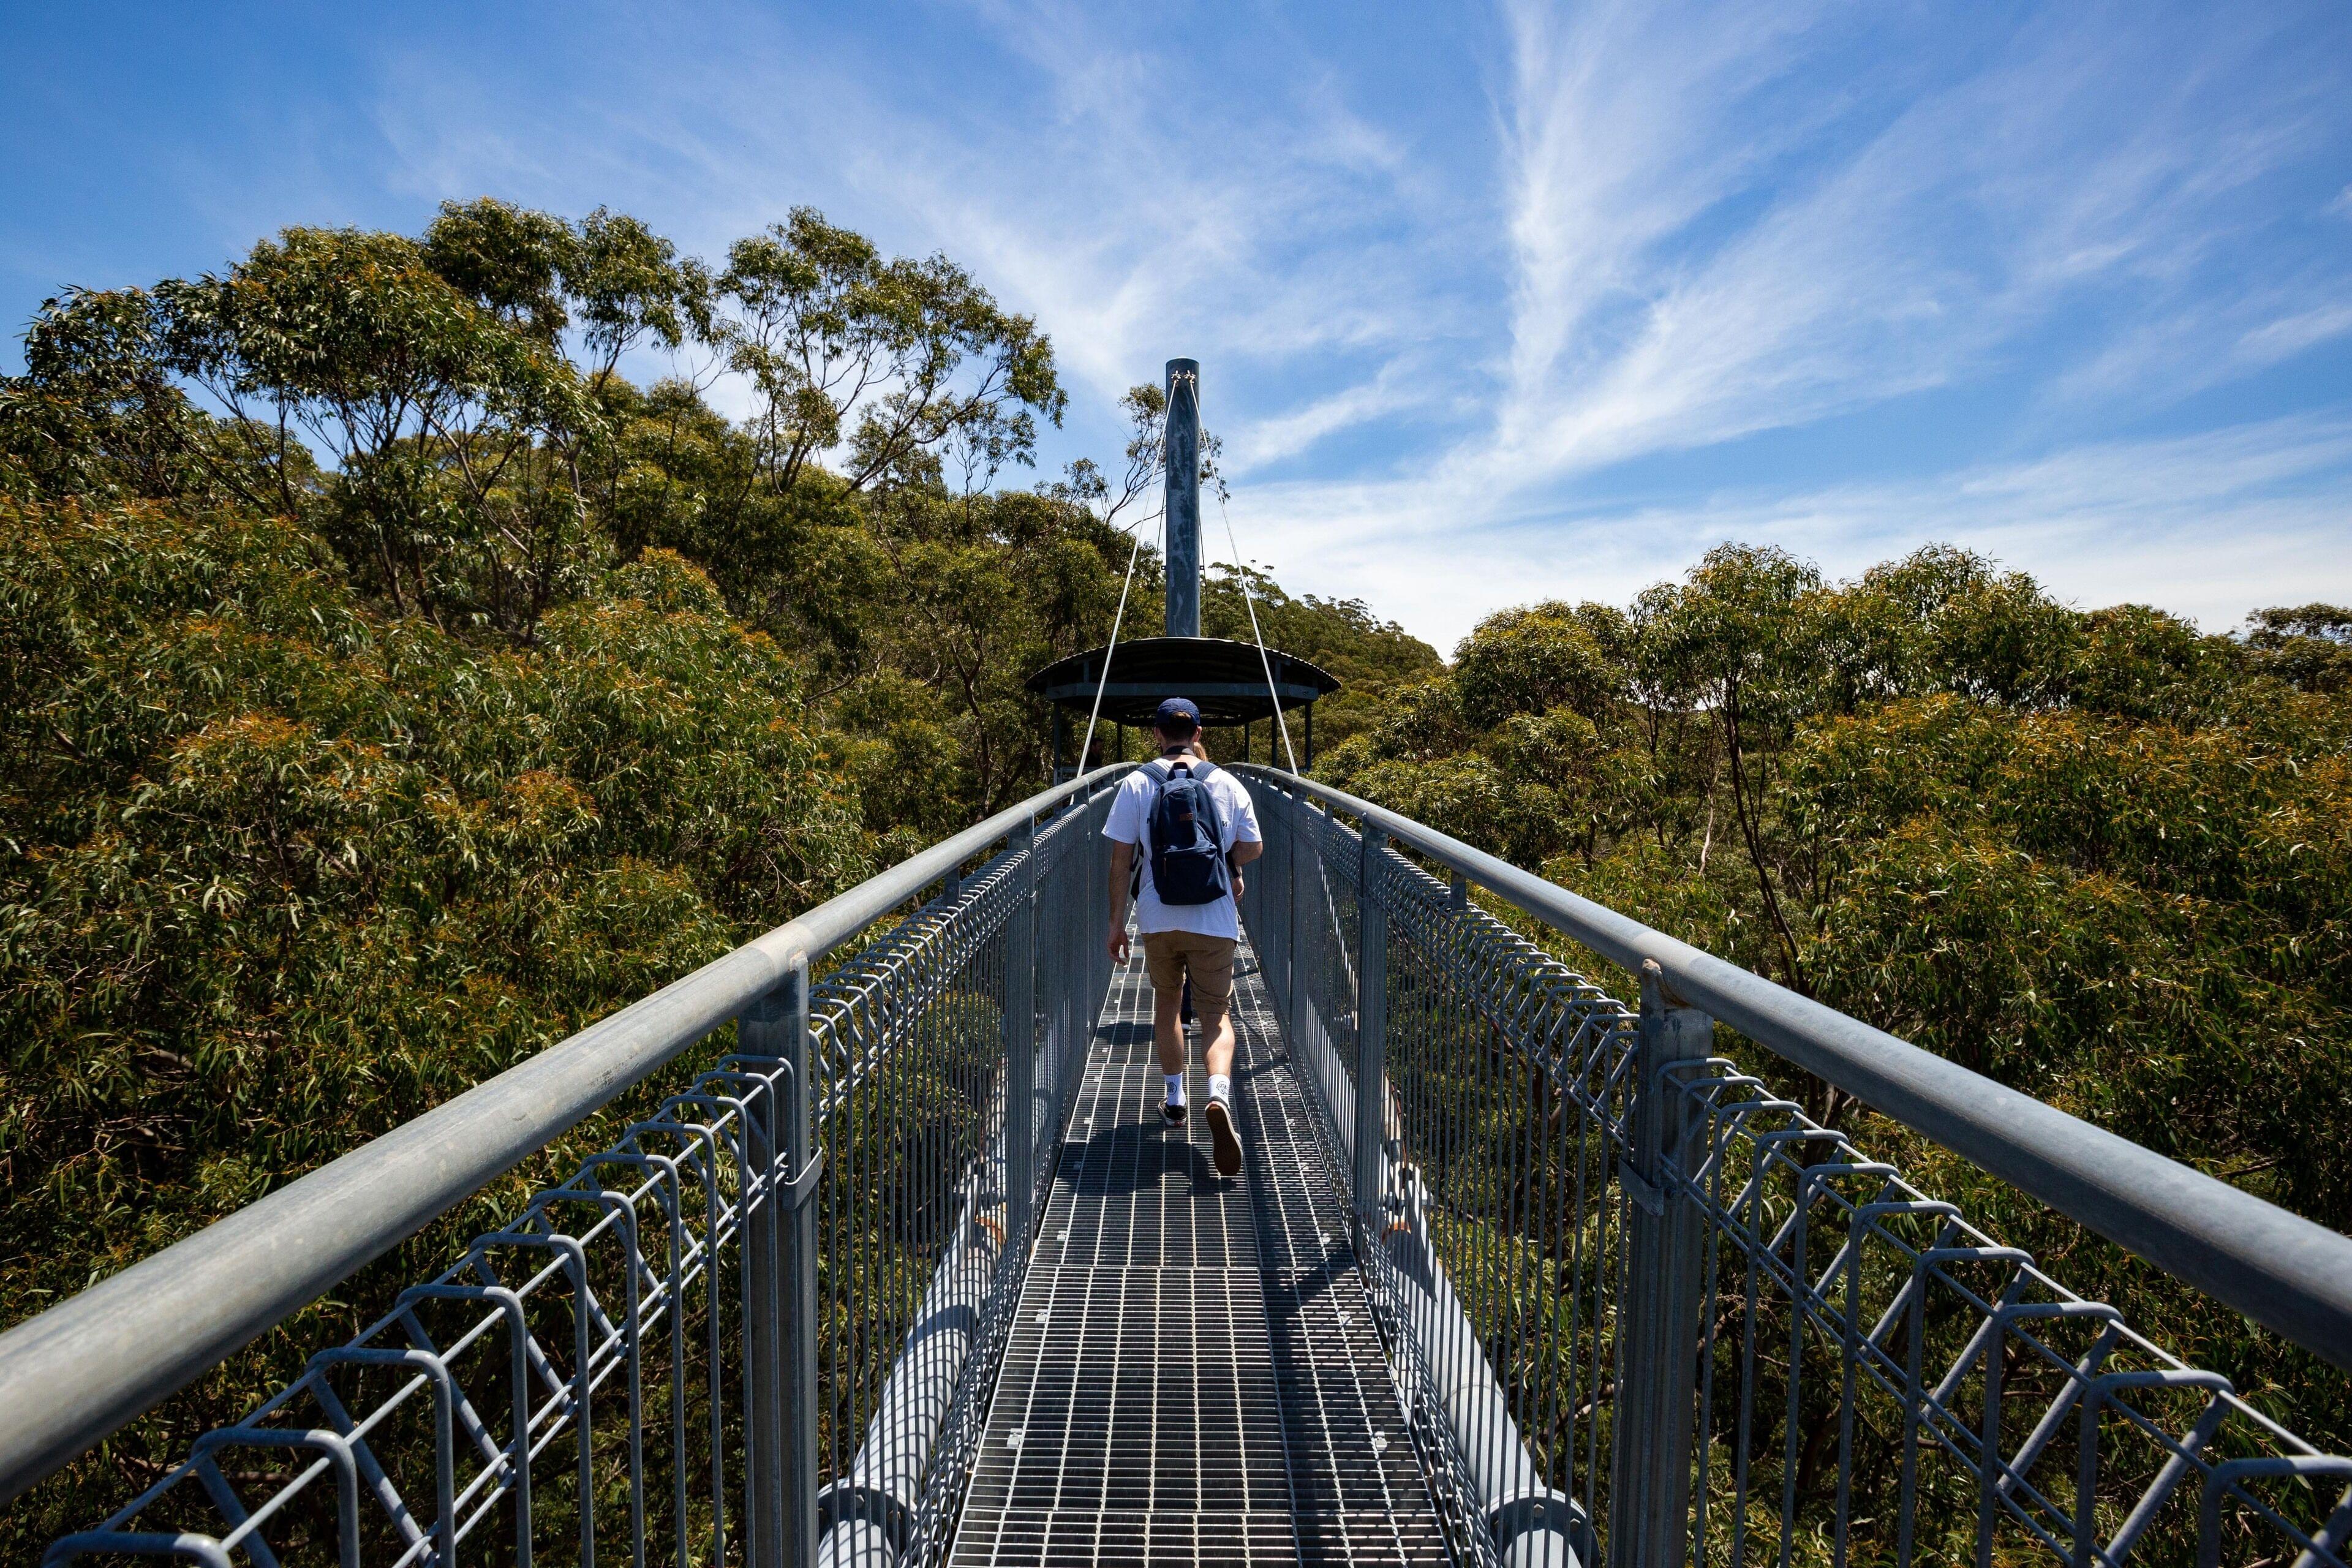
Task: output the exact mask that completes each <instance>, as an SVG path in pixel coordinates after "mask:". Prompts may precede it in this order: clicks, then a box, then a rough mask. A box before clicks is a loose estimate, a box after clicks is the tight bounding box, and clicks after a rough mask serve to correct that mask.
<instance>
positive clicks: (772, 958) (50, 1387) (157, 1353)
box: [0, 766, 1125, 1502]
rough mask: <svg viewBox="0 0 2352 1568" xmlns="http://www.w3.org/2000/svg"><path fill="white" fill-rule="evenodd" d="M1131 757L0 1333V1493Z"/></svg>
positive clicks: (170, 1388)
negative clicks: (0, 1415) (0, 1413)
mask: <svg viewBox="0 0 2352 1568" xmlns="http://www.w3.org/2000/svg"><path fill="white" fill-rule="evenodd" d="M1123 771H1125V770H1124V768H1123V767H1121V766H1113V767H1108V768H1101V769H1097V771H1095V772H1094V773H1088V774H1087V775H1085V776H1084V777H1081V778H1077V779H1073V780H1071V781H1070V782H1068V783H1067V784H1060V785H1057V786H1056V787H1055V788H1053V789H1049V790H1045V791H1042V792H1040V793H1039V794H1037V795H1032V796H1030V797H1029V798H1028V799H1027V800H1024V801H1023V802H1022V803H1021V804H1020V805H1014V806H1012V807H1009V808H1007V809H1006V810H1004V811H1002V812H999V813H998V814H997V815H995V816H992V817H990V818H988V819H987V820H986V821H984V822H982V823H979V824H977V825H976V826H972V827H970V828H967V829H965V830H964V831H963V832H961V833H959V834H957V835H956V836H955V837H952V838H949V839H946V840H943V841H942V842H940V843H939V844H936V845H933V846H932V847H930V848H929V849H926V850H924V851H923V852H922V853H921V854H919V855H917V856H914V857H913V858H910V859H908V860H906V861H904V862H902V863H901V864H900V865H898V866H897V867H895V868H892V869H890V870H888V871H886V872H884V873H883V874H882V875H880V876H878V877H875V878H873V879H870V880H868V881H866V882H862V883H860V884H859V885H858V886H856V888H853V889H850V890H849V891H848V892H845V893H844V894H842V895H841V896H840V897H839V898H836V899H834V900H831V901H829V902H827V903H824V904H820V905H819V906H817V907H816V908H815V909H814V910H810V911H808V912H807V913H806V914H804V915H803V916H801V917H800V918H799V919H798V920H795V921H790V922H788V923H786V924H784V925H782V926H779V927H777V928H776V929H775V930H773V931H769V932H768V933H767V934H766V935H764V936H761V937H760V938H758V939H756V940H754V941H752V942H748V943H746V944H745V945H743V946H741V947H739V948H737V949H736V950H735V951H734V952H730V953H728V954H727V955H726V956H725V957H723V958H719V959H715V960H713V961H712V962H711V963H707V964H705V965H704V966H703V967H701V968H700V969H698V970H696V971H695V972H694V973H691V974H689V975H687V976H686V977H685V978H683V979H681V980H678V981H676V982H674V983H673V984H669V985H666V986H664V987H663V988H662V989H661V990H659V991H656V992H655V993H654V994H652V995H650V996H647V997H646V998H644V999H643V1000H642V1001H638V1002H635V1003H633V1004H631V1005H629V1006H626V1007H624V1008H622V1009H621V1010H620V1011H619V1012H617V1013H614V1014H612V1015H610V1016H607V1017H604V1018H602V1019H600V1020H598V1021H597V1022H596V1023H594V1024H592V1025H590V1026H588V1027H587V1028H585V1029H583V1030H581V1031H580V1032H579V1033H578V1034H576V1035H573V1036H572V1037H570V1038H569V1039H566V1040H564V1041H562V1042H561V1043H560V1044H557V1045H554V1046H551V1047H549V1048H548V1049H546V1050H544V1051H542V1052H541V1053H540V1054H539V1055H537V1056H535V1057H533V1058H530V1060H528V1061H526V1062H523V1063H520V1065H518V1066H516V1067H513V1068H509V1069H508V1070H507V1071H505V1072H503V1073H500V1074H499V1076H498V1077H496V1078H494V1079H489V1080H488V1082H486V1083H481V1084H478V1085H476V1086H475V1087H474V1088H472V1089H467V1091H466V1092H465V1093H463V1094H460V1095H458V1096H457V1097H456V1098H455V1099H453V1100H449V1101H447V1102H446V1104H443V1105H441V1106H438V1107H436V1109H435V1110H432V1111H430V1112H428V1113H426V1114H425V1115H424V1116H421V1117H418V1118H417V1119H416V1120H415V1121H411V1122H408V1123H406V1124H404V1125H403V1126H400V1127H397V1128H394V1130H393V1131H389V1132H387V1133H385V1134H383V1136H382V1137H380V1138H377V1139H375V1140H373V1141H372V1142H368V1143H365V1144H362V1146H361V1147H359V1148H357V1149H355V1150H353V1151H352V1152H350V1153H348V1154H344V1155H342V1156H341V1157H340V1158H338V1159H336V1160H334V1161H332V1162H331V1163H328V1164H326V1165H323V1166H321V1167H320V1169H318V1170H316V1171H313V1172H311V1173H310V1174H309V1175H307V1176H304V1177H302V1178H301V1179H300V1180H299V1181H296V1182H293V1183H290V1184H288V1185H286V1186H284V1187H281V1188H279V1189H278V1191H276V1192H274V1193H271V1194H269V1195H268V1196H267V1197H264V1198H262V1199H260V1200H259V1201H258V1202H256V1203H254V1204H251V1205H247V1207H245V1208H242V1209H239V1210H238V1211H237V1212H236V1213H235V1214H232V1215H228V1216H226V1218H224V1219H222V1220H220V1221H219V1222H217V1223H216V1224H214V1225H212V1226H208V1227H206V1228H205V1229H204V1230H201V1231H198V1232H197V1233H196V1234H195V1235H194V1236H191V1237H187V1238H186V1239H185V1240H183V1241H180V1242H178V1243H175V1244H174V1245H173V1246H171V1247H166V1248H164V1249H163V1251H161V1252H158V1253H156V1254H154V1255H153V1256H152V1257H149V1258H143V1259H142V1260H141V1261H139V1262H137V1263H135V1264H132V1265H131V1267H130V1268H125V1269H124V1270H122V1271H121V1273H119V1274H116V1275H114V1276H112V1277H111V1278H110V1279H105V1280H102V1281H100V1283H99V1284H97V1285H96V1286H93V1287H92V1288H91V1289H88V1290H85V1291H83V1292H82V1293H81V1294H79V1295H78V1296H76V1297H74V1298H73V1299H72V1300H68V1301H66V1302H64V1303H61V1304H60V1305H58V1306H57V1307H54V1308H52V1309H50V1310H48V1311H47V1312H44V1313H42V1314H41V1315H40V1316H38V1317H36V1318H33V1319H31V1320H29V1321H26V1322H23V1323H19V1324H17V1325H16V1327H15V1328H13V1329H11V1330H9V1331H7V1332H6V1333H5V1334H0V1410H5V1411H6V1412H8V1416H9V1418H8V1419H7V1420H6V1421H5V1422H0V1502H5V1501H6V1500H9V1499H11V1498H14V1497H15V1496H16V1494H17V1493H19V1492H21V1491H23V1490H24V1489H26V1487H29V1486H31V1485H33V1484H34V1483H35V1482H37V1481H38V1480H40V1479H42V1478H43V1477H45V1476H47V1475H48V1474H49V1473H50V1472H52V1471H53V1470H55V1469H57V1468H58V1467H59V1466H61V1465H63V1464H64V1463H65V1462H66V1461H67V1460H68V1459H70V1458H73V1457H74V1456H75V1455H76V1454H79V1453H80V1452H81V1451H82V1450H84V1449H86V1448H88V1447H89V1446H90V1445H92V1444H94V1443H97V1442H99V1441H100V1440H101V1439H102V1438H104V1437H105V1436H107V1435H108V1434H109V1433H110V1432H112V1431H114V1430H115V1429H116V1428H117V1427H119V1426H122V1425H123V1423H125V1422H127V1421H130V1420H131V1419H132V1418H133V1417H135V1416H137V1415H140V1414H141V1413H142V1412H143V1411H146V1410H148V1409H150V1408H152V1406H153V1405H156V1404H158V1403H160V1402H161V1401H162V1400H163V1399H164V1398H166V1397H168V1396H169V1395H171V1394H173V1393H175V1392H177V1391H178V1390H180V1389H182V1388H184V1387H185V1386H186V1385H187V1384H190V1383H192V1382H194V1380H195V1379H196V1378H198V1377H199V1376H201V1375H203V1374H204V1373H205V1372H206V1371H207V1370H209V1369H210V1368H211V1367H213V1366H215V1364H217V1363H219V1362H221V1361H222V1360H223V1359H225V1358H226V1357H227V1356H230V1355H233V1354H235V1353H236V1352H237V1351H238V1350H239V1349H241V1348H242V1347H243V1346H245V1345H247V1344H248V1343H250V1342H252V1341H253V1340H255V1339H256V1338H257V1337H259V1336H260V1335H261V1334H262V1333H264V1332H266V1331H268V1330H269V1329H270V1328H271V1327H273V1326H274V1325H275V1324H276V1323H277V1322H278V1320H280V1319H281V1318H283V1317H285V1316H286V1315H287V1314H288V1313H289V1312H293V1311H295V1310H299V1309H300V1308H301V1307H303V1306H304V1305H306V1304H308V1303H309V1302H310V1301H312V1300H316V1299H317V1298H318V1297H319V1296H320V1295H321V1294H322V1293H324V1292H325V1291H327V1290H329V1289H332V1288H333V1287H334V1286H335V1285H336V1284H337V1283H338V1282H340V1281H341V1280H342V1279H346V1278H348V1277H349V1276H350V1275H352V1273H354V1272H355V1271H357V1270H358V1269H360V1268H363V1267H365V1266H366V1265H367V1264H368V1263H370V1262H372V1261H373V1260H374V1259H375V1258H379V1257H381V1256H382V1255H383V1253H385V1252H386V1251H388V1250H390V1249H391V1248H392V1247H394V1246H395V1245H397V1244H398V1243H400V1242H401V1241H403V1240H405V1239H406V1238H407V1237H410V1236H413V1235H415V1233H416V1232H417V1231H419V1230H421V1229H423V1228H424V1227H425V1226H426V1225H428V1224H430V1223H431V1222H432V1221H433V1220H434V1219H435V1218H436V1216H438V1215H441V1214H442V1213H443V1212H445V1211H446V1210H447V1209H449V1208H451V1207H453V1206H454V1205H457V1204H458V1203H460V1202H463V1201H464V1200H465V1199H466V1198H467V1196H469V1195H470V1194H473V1193H475V1192H477V1191H478V1190H479V1189H480V1188H481V1187H482V1186H483V1185H484V1184H487V1183H488V1182H490V1181H492V1180H494V1179H496V1178H497V1177H498V1176H499V1175H500V1174H501V1173H504V1172H505V1171H507V1170H508V1169H509V1168H510V1167H512V1166H513V1165H515V1164H516V1163H520V1161H522V1160H524V1159H526V1158H528V1157H530V1155H531V1154H533V1153H535V1152H538V1151H539V1150H540V1149H541V1148H542V1147H544V1146H545V1145H546V1144H547V1143H548V1142H550V1141H551V1140H552V1139H554V1138H556V1137H558V1136H560V1135H562V1133H563V1132H564V1131H567V1130H568V1129H570V1128H572V1127H573V1126H574V1125H576V1124H578V1123H579V1122H580V1121H583V1120H585V1119H586V1118H587V1117H589V1116H591V1115H593V1113H595V1112H596V1111H597V1110H601V1109H602V1108H603V1107H604V1105H605V1104H606V1103H607V1102H608V1101H610V1100H612V1099H613V1098H614V1096H616V1095H619V1094H620V1093H622V1092H623V1091H625V1089H629V1088H630V1087H631V1086H632V1085H634V1084H635V1083H637V1082H639V1081H640V1080H642V1079H645V1078H646V1076H647V1075H648V1074H650V1073H652V1072H654V1071H655V1070H656V1069H657V1068H661V1067H663V1066H664V1065H666V1064H667V1063H668V1062H669V1061H670V1060H671V1059H672V1058H675V1057H677V1055H678V1053H679V1052H681V1051H683V1050H685V1049H687V1048H688V1047H690V1046H692V1045H693V1044H694V1043H695V1042H697V1041H698V1040H700V1039H701V1038H703V1037H705V1036H707V1035H708V1034H709V1033H710V1031H711V1030H713V1029H716V1028H718V1027H719V1026H721V1025H723V1024H726V1023H727V1022H729V1021H730V1019H732V1018H734V1017H736V1016H739V1015H740V1014H741V1013H742V1012H744V1011H745V1010H746V1009H747V1008H749V1007H750V1006H751V1005H753V1004H754V1003H756V1002H758V1001H759V1000H760V999H761V998H762V997H764V996H766V995H768V994H770V993H771V992H772V991H773V990H775V988H776V987H777V986H778V985H780V984H782V983H783V982H784V980H785V978H786V977H787V976H788V975H790V974H791V973H793V969H794V967H795V966H796V965H798V964H803V963H811V962H814V961H815V960H817V959H819V958H822V957H824V955H825V954H827V953H829V952H832V951H833V950H834V949H835V948H836V947H838V946H840V945H841V944H842V943H843V942H848V941H850V940H851V939H853V938H855V937H856V936H857V935H858V934H859V933H860V932H862V931H865V930H866V928H867V927H868V926H870V925H872V924H873V923H874V922H875V921H877V920H879V919H881V918H882V917H883V916H885V915H887V914H888V913H889V912H890V911H891V910H894V909H896V908H898V906H899V905H901V904H902V903H904V902H906V901H907V900H909V899H911V898H913V897H914V896H915V895H916V894H918V893H919V892H920V891H921V890H922V889H925V888H927V887H929V885H930V884H932V883H934V882H937V881H938V880H940V879H941V878H942V877H945V876H948V875H950V874H951V873H952V872H954V871H955V869H956V868H958V867H960V866H961V865H962V864H963V863H964V862H965V861H966V860H968V859H971V858H972V857H974V856H976V855H978V854H979V853H980V852H981V851H982V850H984V849H986V848H988V847H990V846H991V845H993V844H995V843H996V842H997V841H999V840H1000V839H1003V837H1005V836H1006V835H1008V834H1011V833H1014V832H1017V831H1020V830H1022V829H1024V828H1026V827H1027V826H1029V824H1030V823H1032V822H1033V821H1034V820H1035V819H1036V818H1037V817H1038V816H1043V815H1045V814H1046V813H1049V812H1051V811H1053V810H1054V809H1055V807H1057V806H1059V805H1063V804H1064V803H1065V802H1067V801H1070V800H1074V799H1084V798H1086V797H1087V795H1089V794H1090V793H1091V792H1092V791H1093V790H1094V789H1095V788H1096V787H1097V786H1098V785H1100V784H1103V783H1104V782H1105V781H1107V780H1108V779H1110V778H1112V777H1114V776H1115V775H1117V774H1118V773H1121V772H1123Z"/></svg>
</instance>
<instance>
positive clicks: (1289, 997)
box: [1283, 792, 1307, 1050]
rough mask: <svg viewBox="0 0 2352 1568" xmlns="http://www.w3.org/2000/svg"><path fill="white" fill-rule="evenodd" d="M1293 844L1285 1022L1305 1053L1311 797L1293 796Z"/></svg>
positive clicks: (1297, 1047)
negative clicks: (1287, 1011)
mask: <svg viewBox="0 0 2352 1568" xmlns="http://www.w3.org/2000/svg"><path fill="white" fill-rule="evenodd" d="M1289 816H1290V835H1289V837H1290V842H1289V844H1288V846H1287V847H1286V849H1285V853H1286V854H1287V855H1288V856H1289V858H1290V930H1289V931H1288V932H1286V935H1285V937H1284V941H1285V942H1287V943H1288V955H1289V967H1290V973H1288V974H1287V975H1286V976H1285V977H1284V980H1283V990H1284V992H1285V995H1284V998H1283V1000H1284V1002H1285V1003H1286V1005H1287V1006H1288V1007H1289V1009H1290V1016H1289V1017H1288V1018H1287V1019H1286V1020H1285V1022H1286V1023H1287V1024H1288V1025H1289V1026H1290V1044H1291V1048H1292V1049H1293V1050H1301V1049H1304V1048H1305V1047H1306V1044H1307V1012H1306V1008H1305V1006H1304V999H1305V997H1306V994H1307V921H1305V919H1303V918H1302V916H1303V914H1304V911H1305V910H1306V908H1307V890H1306V888H1305V886H1304V884H1305V882H1306V880H1307V871H1306V866H1307V797H1306V795H1302V794H1298V793H1296V792H1294V793H1293V794H1292V795H1291V796H1290V812H1289Z"/></svg>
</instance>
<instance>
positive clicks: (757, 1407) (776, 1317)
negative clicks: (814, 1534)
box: [735, 990, 791, 1568]
mask: <svg viewBox="0 0 2352 1568" xmlns="http://www.w3.org/2000/svg"><path fill="white" fill-rule="evenodd" d="M788 1016H789V1012H788V1007H787V1004H786V995H785V993H784V992H783V991H782V990H778V991H774V992H771V993H770V994H767V995H766V996H763V997H761V999H760V1000H759V1001H758V1002H757V1003H755V1004H753V1005H752V1006H751V1008H749V1009H747V1010H746V1011H745V1012H744V1013H743V1015H742V1016H740V1018H738V1019H737V1020H736V1023H735V1041H736V1046H737V1047H738V1048H739V1049H740V1050H741V1051H742V1052H743V1054H744V1055H746V1056H750V1057H765V1058H783V1057H784V1054H785V1047H784V1039H783V1037H784V1035H785V1034H786V1032H787V1029H788V1025H787V1022H786V1020H787V1017H788ZM770 1082H771V1084H772V1087H771V1088H770V1089H767V1090H766V1091H764V1092H760V1093H757V1094H755V1096H754V1097H753V1098H752V1099H751V1101H750V1114H748V1115H747V1116H746V1117H745V1118H744V1130H743V1131H744V1144H745V1151H744V1153H745V1159H746V1162H747V1163H749V1165H750V1167H751V1170H752V1172H753V1173H756V1174H758V1175H759V1176H761V1177H763V1178H764V1179H765V1180H766V1181H767V1183H768V1184H769V1186H768V1189H767V1196H766V1197H765V1198H764V1199H763V1200H762V1201H761V1204H760V1205H759V1207H758V1208H757V1209H756V1210H754V1211H752V1212H751V1213H750V1214H747V1215H744V1218H743V1249H744V1254H745V1265H744V1266H745V1270H746V1272H747V1273H748V1274H749V1276H750V1280H749V1283H748V1284H747V1285H746V1287H745V1289H744V1299H743V1316H744V1322H743V1363H744V1366H743V1381H744V1388H745V1394H744V1399H745V1406H746V1408H745V1412H744V1427H745V1431H744V1461H745V1464H744V1474H743V1490H744V1494H745V1495H744V1499H743V1511H744V1560H745V1562H746V1563H747V1565H748V1568H787V1565H788V1563H790V1561H791V1559H790V1556H789V1554H788V1552H787V1549H786V1546H785V1542H786V1540H787V1539H788V1535H787V1529H788V1527H787V1525H786V1523H785V1510H784V1490H785V1480H784V1475H785V1469H786V1464H785V1446H786V1438H785V1431H784V1426H785V1421H784V1389H785V1386H786V1384H787V1382H788V1380H789V1373H787V1371H786V1366H787V1357H786V1355H785V1352H784V1317H785V1311H786V1292H785V1289H784V1271H783V1248H782V1239H781V1238H782V1227H783V1226H784V1223H785V1222H784V1220H783V1219H782V1217H780V1216H781V1215H782V1210H783V1204H782V1182H783V1179H784V1176H785V1161H784V1158H783V1155H784V1152H785V1151H784V1144H785V1140H784V1138H783V1136H782V1128H783V1115H784V1112H783V1104H782V1085H781V1084H779V1083H776V1082H775V1080H774V1079H771V1080H770Z"/></svg>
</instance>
